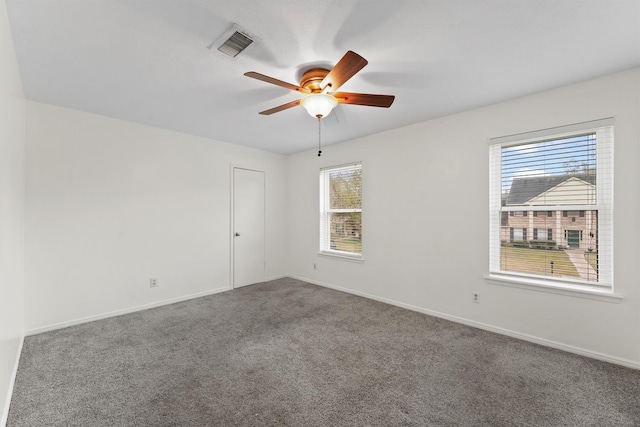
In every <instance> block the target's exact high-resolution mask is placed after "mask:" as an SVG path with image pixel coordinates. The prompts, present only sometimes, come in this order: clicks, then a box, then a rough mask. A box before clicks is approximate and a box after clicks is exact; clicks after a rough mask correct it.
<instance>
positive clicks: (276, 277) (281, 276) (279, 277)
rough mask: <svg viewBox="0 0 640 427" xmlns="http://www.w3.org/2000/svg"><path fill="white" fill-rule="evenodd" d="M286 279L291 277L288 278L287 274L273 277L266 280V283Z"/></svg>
mask: <svg viewBox="0 0 640 427" xmlns="http://www.w3.org/2000/svg"><path fill="white" fill-rule="evenodd" d="M285 277H291V276H288V275H286V274H283V275H280V276H272V277H267V278H266V279H264V281H265V282H270V281H272V280H279V279H284V278H285Z"/></svg>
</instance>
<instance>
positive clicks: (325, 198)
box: [318, 161, 364, 262]
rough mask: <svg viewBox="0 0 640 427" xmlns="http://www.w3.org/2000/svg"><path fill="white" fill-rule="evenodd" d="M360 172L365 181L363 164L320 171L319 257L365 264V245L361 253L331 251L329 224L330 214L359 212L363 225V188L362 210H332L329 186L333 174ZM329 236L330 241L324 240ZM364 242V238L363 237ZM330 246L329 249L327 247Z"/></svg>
mask: <svg viewBox="0 0 640 427" xmlns="http://www.w3.org/2000/svg"><path fill="white" fill-rule="evenodd" d="M357 169H359V170H360V174H361V178H362V179H364V176H363V175H364V174H363V167H362V162H361V161H357V162H351V163H346V164H342V165H336V166H327V167H323V168H321V169H320V173H319V177H320V185H319V191H320V193H319V221H318V222H319V233H318V248H319V250H318V255H322V256H326V257H331V258H337V259H343V260H347V261H355V262H364V245H362V247H361V249H360V252H359V253H358V252H348V251H340V250H337V249H331V238H330V233H331V232H330V228H331V225H330V223H329V221H330V219H329V218H330V216H329V215H328V214H329V213H350V212H358V213H360V221H361V224H362V218H363V217H362V210H363V209H362V204H363V200H362V188H361V189H360V192H361V193H360V209H331V208H329V206H330V185H329V177H330V174H331V173H332V172H338V171H348V170H357ZM327 233H328V235H329V238H328V239H325V238H323V236H325V235H327ZM361 241H362V236H361ZM327 245H328V247H327Z"/></svg>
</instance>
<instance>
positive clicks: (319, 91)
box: [244, 51, 395, 119]
mask: <svg viewBox="0 0 640 427" xmlns="http://www.w3.org/2000/svg"><path fill="white" fill-rule="evenodd" d="M367 64H368V61H367V60H366V59H364V58H363V57H362V56H360V55H358V54H357V53H355V52H353V51H348V52H347V53H346V54H345V55H344V56H343V57H342V59H340V61H338V63H337V64H336V66H335V67H333V69H331V70H327V69H326V68H310V69H309V70H307V71H305V72H304V74H303V75H302V78H301V79H300V86H296V85H294V84H291V83H287V82H283V81H282V80H278V79H275V78H273V77H269V76H265V75H264V74H260V73H256V72H255V71H249V72H247V73H244V75H245V76H247V77H251V78H254V79H257V80H260V81H263V82H267V83H271V84H274V85H276V86H280V87H283V88H285V89H290V90H294V91H296V92H300V93H303V94H305V95H306V96H304V97H303V98H301V99H296V100H295V101H291V102H287V103H286V104H282V105H279V106H277V107H274V108H270V109H268V110H264V111H261V112H260V113H259V114H262V115H267V116H268V115H270V114H274V113H277V112H280V111H283V110H287V109H289V108H292V107H296V106H298V105H302V106H303V107H304V108H305V110H307V112H308V113H309V114H310V115H311V116H312V117H316V118H318V119H320V118H322V117H326V116H327V115H328V114H329V113H331V110H333V108H335V106H336V105H338V104H353V105H366V106H369V107H383V108H389V107H390V106H391V104H393V101H394V99H395V96H393V95H372V94H368V93H350V92H337V90H338V89H339V88H340V86H342V85H343V84H344V83H345V82H346V81H347V80H349V79H350V78H351V77H353V76H354V75H355V74H356V73H357V72H358V71H360V70H361V69H363V68H364V66H365V65H367Z"/></svg>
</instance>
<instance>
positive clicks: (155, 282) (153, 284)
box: [149, 278, 158, 288]
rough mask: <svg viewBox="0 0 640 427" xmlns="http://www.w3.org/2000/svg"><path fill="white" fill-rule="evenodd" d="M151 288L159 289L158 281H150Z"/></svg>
mask: <svg viewBox="0 0 640 427" xmlns="http://www.w3.org/2000/svg"><path fill="white" fill-rule="evenodd" d="M149 287H150V288H157V287H158V279H153V278H152V279H149Z"/></svg>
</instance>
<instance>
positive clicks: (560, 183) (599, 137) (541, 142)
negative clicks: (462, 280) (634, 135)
mask: <svg viewBox="0 0 640 427" xmlns="http://www.w3.org/2000/svg"><path fill="white" fill-rule="evenodd" d="M490 144H491V145H490V149H489V152H490V154H489V155H490V186H491V188H490V207H491V211H490V218H491V223H490V273H491V274H497V275H507V276H508V275H511V276H514V277H519V278H522V277H524V278H526V277H531V278H534V279H537V280H539V279H544V281H545V284H549V283H570V284H575V285H585V286H598V287H611V286H612V283H613V259H612V252H613V242H612V238H613V236H612V230H613V224H612V222H613V218H612V208H613V119H604V120H598V121H594V122H587V123H581V124H576V125H570V126H564V127H560V128H554V129H547V130H543V131H536V132H531V133H528V134H521V135H512V136H508V137H503V138H496V139H493V140H490ZM507 212H508V214H507ZM521 213H524V214H521Z"/></svg>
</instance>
